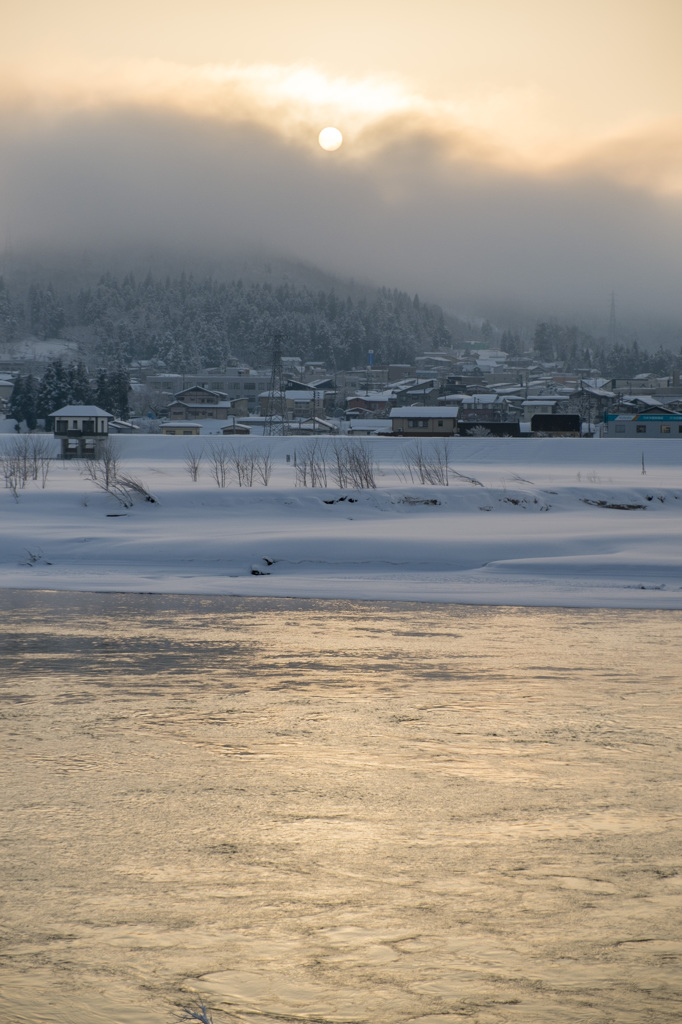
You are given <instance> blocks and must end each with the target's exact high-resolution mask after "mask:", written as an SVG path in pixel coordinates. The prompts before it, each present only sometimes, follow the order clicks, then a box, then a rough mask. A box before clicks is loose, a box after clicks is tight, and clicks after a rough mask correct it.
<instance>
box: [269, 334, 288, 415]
mask: <svg viewBox="0 0 682 1024" xmlns="http://www.w3.org/2000/svg"><path fill="white" fill-rule="evenodd" d="M263 432H264V433H265V434H268V435H269V434H288V433H289V415H288V412H287V394H286V380H285V379H284V370H283V369H282V335H281V334H280V333H279V332H277V334H275V337H274V339H273V342H272V371H271V373H270V388H269V389H268V399H267V403H266V413H265V428H264V431H263Z"/></svg>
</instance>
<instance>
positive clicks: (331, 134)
mask: <svg viewBox="0 0 682 1024" xmlns="http://www.w3.org/2000/svg"><path fill="white" fill-rule="evenodd" d="M317 141H318V142H319V143H320V145H321V146H322V149H326V150H327V152H328V153H333V151H334V150H335V149H338V148H339V146H340V145H341V143H342V142H343V135H342V134H341V132H340V131H339V129H338V128H323V129H322V131H321V132H320V134H319V135H318V137H317Z"/></svg>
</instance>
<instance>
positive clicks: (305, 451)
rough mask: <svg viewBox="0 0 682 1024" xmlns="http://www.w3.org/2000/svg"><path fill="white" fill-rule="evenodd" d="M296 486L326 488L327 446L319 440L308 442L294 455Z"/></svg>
mask: <svg viewBox="0 0 682 1024" xmlns="http://www.w3.org/2000/svg"><path fill="white" fill-rule="evenodd" d="M296 456H297V457H296V462H295V466H296V486H297V487H308V486H310V487H326V486H327V456H328V452H327V445H326V444H325V443H323V442H322V441H320V439H319V438H315V439H314V440H310V441H308V442H307V444H304V445H303V446H302V448H301V449H300V451H299V452H297V453H296Z"/></svg>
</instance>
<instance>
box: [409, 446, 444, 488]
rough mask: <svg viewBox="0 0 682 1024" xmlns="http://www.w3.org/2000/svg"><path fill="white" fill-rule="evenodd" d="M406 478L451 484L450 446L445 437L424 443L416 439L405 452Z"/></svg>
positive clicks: (418, 481)
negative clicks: (438, 440)
mask: <svg viewBox="0 0 682 1024" xmlns="http://www.w3.org/2000/svg"><path fill="white" fill-rule="evenodd" d="M403 466H404V469H403V472H402V473H401V476H403V478H404V479H407V478H408V477H409V479H410V481H411V482H412V483H420V484H433V485H436V486H439V487H448V486H449V484H450V472H451V470H450V448H449V446H448V443H447V441H446V440H445V438H443V439H442V440H441V441H440V443H438V442H433V443H431V444H429V445H424V443H423V442H422V441H416V442H415V443H414V444H411V445H410V446H409V447H408V448H406V449H405V451H404V453H403Z"/></svg>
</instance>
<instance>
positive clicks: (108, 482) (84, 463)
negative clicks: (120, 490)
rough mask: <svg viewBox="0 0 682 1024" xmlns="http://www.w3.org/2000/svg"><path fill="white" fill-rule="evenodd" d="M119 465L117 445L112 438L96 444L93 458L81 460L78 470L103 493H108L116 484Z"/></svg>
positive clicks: (119, 455)
mask: <svg viewBox="0 0 682 1024" xmlns="http://www.w3.org/2000/svg"><path fill="white" fill-rule="evenodd" d="M120 464H121V453H120V451H119V448H118V444H117V442H116V441H114V439H113V438H112V437H108V438H107V439H106V440H105V441H102V442H101V443H100V444H98V446H97V448H96V452H95V457H94V458H92V459H82V460H81V462H80V470H81V474H82V475H83V476H84V477H85V478H86V479H88V480H92V482H93V483H94V484H97V486H98V487H101V488H102V490H103V491H110V490H111V488H112V486H113V485H114V484H115V483H116V480H117V477H118V472H119V469H120Z"/></svg>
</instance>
